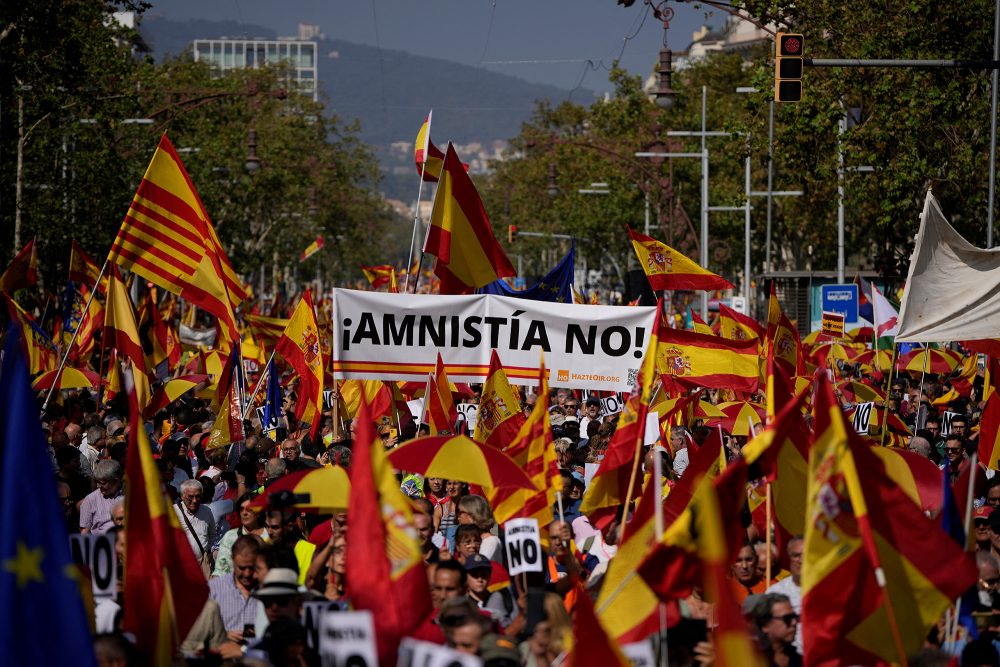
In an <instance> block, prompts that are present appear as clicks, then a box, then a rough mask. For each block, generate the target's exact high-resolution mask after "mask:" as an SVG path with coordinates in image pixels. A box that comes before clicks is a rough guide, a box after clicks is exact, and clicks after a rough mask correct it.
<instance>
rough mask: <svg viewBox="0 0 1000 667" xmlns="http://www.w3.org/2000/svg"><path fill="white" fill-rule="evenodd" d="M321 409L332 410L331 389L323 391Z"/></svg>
mask: <svg viewBox="0 0 1000 667" xmlns="http://www.w3.org/2000/svg"><path fill="white" fill-rule="evenodd" d="M323 409H324V410H332V409H333V389H324V390H323Z"/></svg>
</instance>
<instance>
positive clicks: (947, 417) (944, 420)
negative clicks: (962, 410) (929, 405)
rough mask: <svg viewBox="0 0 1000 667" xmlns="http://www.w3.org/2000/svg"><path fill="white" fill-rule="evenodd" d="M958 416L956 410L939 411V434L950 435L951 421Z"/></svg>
mask: <svg viewBox="0 0 1000 667" xmlns="http://www.w3.org/2000/svg"><path fill="white" fill-rule="evenodd" d="M958 416H960V415H959V413H957V412H948V411H947V410H945V411H944V412H942V413H941V435H942V436H946V435H951V422H952V420H953V419H955V417H958Z"/></svg>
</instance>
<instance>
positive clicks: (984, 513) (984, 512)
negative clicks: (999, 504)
mask: <svg viewBox="0 0 1000 667" xmlns="http://www.w3.org/2000/svg"><path fill="white" fill-rule="evenodd" d="M991 514H993V508H992V507H990V506H989V505H983V506H982V507H977V508H976V511H975V512H973V513H972V518H973V519H989V518H990V515H991Z"/></svg>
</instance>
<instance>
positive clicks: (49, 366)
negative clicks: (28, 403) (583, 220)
mask: <svg viewBox="0 0 1000 667" xmlns="http://www.w3.org/2000/svg"><path fill="white" fill-rule="evenodd" d="M0 298H2V299H3V300H4V302H5V303H6V304H7V315H8V316H9V317H10V319H11V322H13V323H16V325H17V326H18V327H20V328H21V345H22V346H23V349H24V357H25V359H27V360H28V372H29V373H30V374H31V375H37V374H38V373H44V372H46V371H54V370H55V369H56V367H57V366H58V365H59V351H58V350H57V349H56V346H55V343H53V342H52V339H51V338H49V337H48V336H47V335H45V332H44V331H42V328H41V327H40V326H38V324H37V323H36V322H35V320H34V318H33V317H31V315H29V314H28V313H27V311H25V310H24V309H23V308H21V306H20V305H18V303H17V302H16V301H14V300H13V299H11V298H10V297H9V296H7V295H6V294H4V293H0Z"/></svg>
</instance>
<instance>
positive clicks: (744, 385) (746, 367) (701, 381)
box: [656, 328, 760, 394]
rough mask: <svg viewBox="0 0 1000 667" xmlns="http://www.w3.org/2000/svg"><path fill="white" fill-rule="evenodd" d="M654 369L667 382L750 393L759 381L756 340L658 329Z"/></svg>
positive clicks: (690, 386) (754, 389) (691, 386)
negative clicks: (655, 367)
mask: <svg viewBox="0 0 1000 667" xmlns="http://www.w3.org/2000/svg"><path fill="white" fill-rule="evenodd" d="M656 357H657V362H656V363H657V372H658V373H659V374H660V375H661V376H662V377H663V379H664V382H665V383H666V384H670V383H673V384H675V385H680V386H683V387H689V388H697V387H717V388H720V389H733V390H735V391H743V392H746V393H751V394H752V393H753V392H755V391H757V385H758V384H759V382H760V369H759V367H758V360H759V356H758V353H757V342H756V341H752V340H746V341H737V340H726V339H725V338H722V337H719V336H714V335H713V336H709V335H705V334H699V333H695V332H693V331H684V330H682V329H667V328H661V329H660V336H659V345H658V347H657V351H656Z"/></svg>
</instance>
